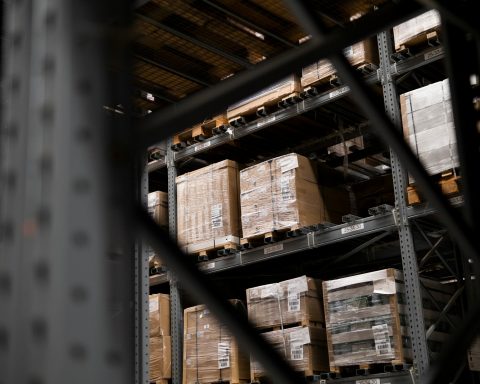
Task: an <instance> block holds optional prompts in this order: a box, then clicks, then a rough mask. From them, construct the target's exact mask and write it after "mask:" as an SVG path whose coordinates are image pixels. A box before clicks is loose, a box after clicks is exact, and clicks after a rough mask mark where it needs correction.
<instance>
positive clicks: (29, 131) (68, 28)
mask: <svg viewBox="0 0 480 384" xmlns="http://www.w3.org/2000/svg"><path fill="white" fill-rule="evenodd" d="M124 3H125V2H122V1H118V2H115V4H113V3H112V2H110V1H105V2H98V1H94V0H86V1H75V0H48V1H47V0H24V1H8V2H3V4H2V6H5V8H6V14H7V15H6V17H5V20H6V21H7V23H8V25H7V28H6V33H5V35H6V36H7V39H6V41H5V43H6V44H5V52H4V53H5V55H2V57H4V58H5V59H6V61H5V67H6V68H5V71H4V78H3V79H2V80H5V83H4V84H9V85H8V86H5V87H2V94H3V95H2V124H1V127H0V129H1V130H2V138H1V140H0V141H1V156H0V157H1V159H2V161H1V163H2V164H1V166H2V169H1V174H2V176H3V175H6V174H7V175H9V183H4V182H3V180H2V182H1V188H2V193H1V195H0V198H1V200H0V216H1V217H0V223H1V224H0V227H1V229H0V232H1V235H0V238H1V240H0V382H1V383H9V384H13V383H48V384H60V383H64V382H65V381H68V382H69V383H71V384H84V383H118V384H127V383H132V382H133V375H134V373H133V361H134V358H133V350H134V346H133V340H134V336H133V308H132V301H133V292H132V291H131V288H132V286H133V276H132V275H133V273H131V272H132V270H131V266H132V265H133V257H131V254H130V255H128V257H126V256H125V255H120V256H119V257H118V259H115V261H114V260H113V259H112V257H111V254H110V253H109V251H110V250H111V244H110V242H109V240H111V239H112V238H111V237H110V236H109V235H110V234H111V233H112V232H110V230H111V228H112V227H113V225H110V224H112V223H111V221H110V219H111V217H112V215H113V211H115V212H117V213H118V210H121V209H122V208H123V206H121V205H119V206H118V207H117V208H112V206H115V204H112V201H111V200H109V199H110V198H111V196H112V195H114V194H118V195H123V192H124V191H123V190H120V189H116V190H114V191H115V193H113V188H112V190H109V188H111V187H112V184H111V183H110V182H111V180H110V176H111V174H112V169H111V167H110V166H111V164H109V163H108V162H107V156H106V153H108V152H110V151H109V150H108V149H107V148H108V147H107V145H108V144H109V143H110V141H109V140H107V128H106V121H105V113H104V111H103V110H102V108H101V106H102V105H104V102H105V93H106V89H107V83H106V79H107V78H108V72H107V70H106V68H107V60H106V55H105V53H106V50H105V49H104V48H105V45H104V44H105V43H106V41H105V40H104V38H105V36H104V34H103V32H104V31H105V30H104V28H102V21H101V19H102V17H101V16H102V14H101V11H102V7H104V6H105V7H107V8H108V9H109V10H111V9H118V8H117V7H119V8H121V6H122V4H124ZM2 45H3V44H2ZM109 48H110V46H109ZM2 75H3V74H2ZM3 107H5V109H3ZM124 180H126V179H124ZM124 183H125V184H124V185H126V181H124ZM117 209H118V210H117ZM122 214H123V215H125V212H123V211H122ZM125 216H126V215H125ZM125 221H126V220H125ZM119 225H120V223H119V222H116V223H115V227H117V226H119ZM115 240H116V239H115ZM116 245H118V243H117V244H116ZM130 245H131V244H130ZM130 251H131V249H130ZM113 264H115V268H116V269H115V273H112V268H113V267H112V265H113ZM119 282H121V283H120V284H119ZM112 293H113V294H112Z"/></svg>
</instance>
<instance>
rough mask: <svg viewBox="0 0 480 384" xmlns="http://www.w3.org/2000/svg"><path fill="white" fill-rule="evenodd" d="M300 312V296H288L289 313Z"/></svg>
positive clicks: (296, 294) (297, 294)
mask: <svg viewBox="0 0 480 384" xmlns="http://www.w3.org/2000/svg"><path fill="white" fill-rule="evenodd" d="M297 311H300V294H299V293H295V294H293V295H290V294H289V295H288V312H297Z"/></svg>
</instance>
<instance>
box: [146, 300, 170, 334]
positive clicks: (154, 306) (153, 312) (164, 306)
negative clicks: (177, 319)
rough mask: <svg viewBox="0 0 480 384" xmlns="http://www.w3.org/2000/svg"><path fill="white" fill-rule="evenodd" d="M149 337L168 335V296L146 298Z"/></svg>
mask: <svg viewBox="0 0 480 384" xmlns="http://www.w3.org/2000/svg"><path fill="white" fill-rule="evenodd" d="M148 307H149V325H150V327H149V328H150V337H158V336H169V335H170V296H168V295H165V294H163V293H158V294H154V295H150V296H149V298H148Z"/></svg>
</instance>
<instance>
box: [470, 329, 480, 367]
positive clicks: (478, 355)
mask: <svg viewBox="0 0 480 384" xmlns="http://www.w3.org/2000/svg"><path fill="white" fill-rule="evenodd" d="M468 367H469V368H470V370H471V371H480V336H477V337H476V338H475V339H474V341H473V343H472V344H471V345H470V348H469V349H468Z"/></svg>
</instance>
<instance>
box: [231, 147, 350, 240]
mask: <svg viewBox="0 0 480 384" xmlns="http://www.w3.org/2000/svg"><path fill="white" fill-rule="evenodd" d="M332 192H334V193H332ZM348 202H349V197H348V193H347V192H346V191H344V193H343V194H342V193H341V192H339V191H337V190H336V189H335V190H332V189H330V188H325V187H319V185H318V184H317V179H316V174H315V171H314V168H313V166H312V164H311V163H310V161H309V160H308V159H307V158H306V157H304V156H300V155H297V154H296V153H290V154H288V155H284V156H280V157H277V158H274V159H272V160H268V161H264V162H262V163H259V164H256V165H254V166H252V167H249V168H246V169H244V170H242V171H241V172H240V206H241V218H242V230H243V237H244V238H249V237H254V236H259V235H263V234H266V233H269V232H272V231H276V230H285V229H295V228H300V227H304V226H308V225H313V224H319V223H323V222H326V221H328V222H340V221H341V216H342V215H343V214H345V213H346V211H348V206H349V203H348Z"/></svg>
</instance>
